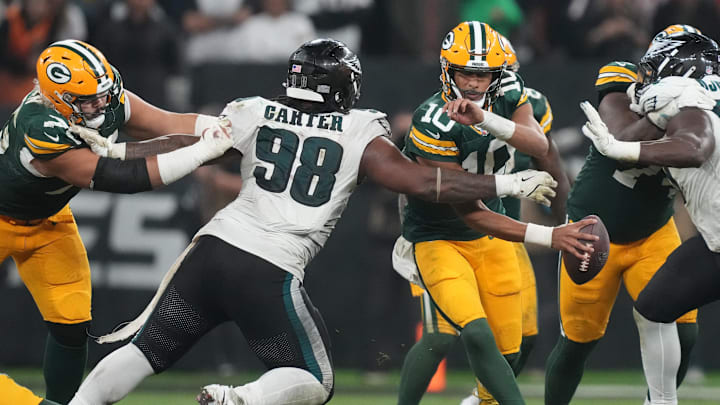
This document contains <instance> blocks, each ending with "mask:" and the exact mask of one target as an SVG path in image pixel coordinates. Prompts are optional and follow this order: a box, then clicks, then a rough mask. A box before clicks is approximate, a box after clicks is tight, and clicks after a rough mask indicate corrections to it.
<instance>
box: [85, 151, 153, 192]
mask: <svg viewBox="0 0 720 405" xmlns="http://www.w3.org/2000/svg"><path fill="white" fill-rule="evenodd" d="M90 189H91V190H99V191H108V192H111V193H121V194H134V193H138V192H141V191H150V190H152V184H151V183H150V175H149V174H148V169H147V163H146V161H145V159H144V158H141V159H131V160H118V159H109V158H106V157H101V158H100V160H98V164H97V167H95V174H94V175H93V178H92V180H91V181H90Z"/></svg>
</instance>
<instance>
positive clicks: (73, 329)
mask: <svg viewBox="0 0 720 405" xmlns="http://www.w3.org/2000/svg"><path fill="white" fill-rule="evenodd" d="M45 324H47V328H48V331H49V332H50V335H52V337H53V338H54V339H55V340H56V341H57V342H58V343H59V344H61V345H63V346H68V347H80V346H85V344H86V343H87V337H88V334H87V330H88V329H89V328H90V321H87V322H81V323H74V324H64V323H55V322H45Z"/></svg>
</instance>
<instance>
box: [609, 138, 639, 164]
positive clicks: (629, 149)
mask: <svg viewBox="0 0 720 405" xmlns="http://www.w3.org/2000/svg"><path fill="white" fill-rule="evenodd" d="M641 145H642V144H641V143H640V142H625V141H617V142H615V148H614V149H615V151H614V153H613V155H614V157H616V158H617V160H622V161H624V162H632V163H636V162H637V161H638V160H639V159H640V148H641Z"/></svg>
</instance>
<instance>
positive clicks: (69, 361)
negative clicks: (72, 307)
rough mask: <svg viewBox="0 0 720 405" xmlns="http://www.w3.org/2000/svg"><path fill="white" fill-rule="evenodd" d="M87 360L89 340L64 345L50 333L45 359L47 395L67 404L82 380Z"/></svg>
mask: <svg viewBox="0 0 720 405" xmlns="http://www.w3.org/2000/svg"><path fill="white" fill-rule="evenodd" d="M86 361H87V342H85V344H84V345H82V346H77V347H71V346H64V345H61V344H60V343H58V341H57V340H55V338H54V337H53V336H52V335H51V334H49V333H48V336H47V340H46V342H45V358H44V360H43V375H44V376H45V385H46V387H47V390H46V391H47V392H46V393H45V397H46V398H47V399H48V400H51V401H54V402H59V403H61V404H67V403H68V402H69V401H70V398H72V397H73V394H75V391H77V389H78V387H79V386H80V383H81V382H82V378H83V374H84V373H85V362H86Z"/></svg>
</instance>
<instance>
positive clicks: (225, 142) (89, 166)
mask: <svg viewBox="0 0 720 405" xmlns="http://www.w3.org/2000/svg"><path fill="white" fill-rule="evenodd" d="M36 70H37V85H36V86H35V89H33V90H32V91H31V92H30V93H29V94H28V95H27V96H26V97H25V98H24V100H23V101H22V103H21V104H20V106H19V107H18V108H17V109H16V110H15V112H13V113H12V115H11V116H10V118H9V119H8V121H7V122H6V123H5V126H4V127H3V128H2V132H0V262H1V261H4V260H5V259H6V258H8V257H12V258H13V260H14V261H15V263H16V264H17V267H18V271H19V273H20V277H21V278H22V280H23V283H24V284H25V286H26V287H27V288H28V290H29V291H30V293H31V294H32V296H33V299H34V301H35V304H36V305H37V307H38V309H39V311H40V313H41V315H42V317H43V319H44V320H45V323H46V325H47V327H48V331H49V333H48V337H47V344H46V350H45V359H44V371H45V382H46V386H47V398H48V399H50V400H53V401H55V402H59V403H67V402H68V401H69V400H70V398H71V397H72V395H73V393H74V392H75V390H76V389H77V387H78V386H79V384H80V381H81V379H82V376H83V372H84V369H85V361H86V357H87V328H88V326H89V323H90V319H91V315H90V302H91V282H90V267H89V264H88V258H87V253H86V252H85V247H84V246H83V243H82V241H81V239H80V234H79V233H78V229H77V225H76V223H75V219H74V218H73V215H72V212H71V211H70V207H69V205H68V202H69V201H70V199H71V198H72V197H73V196H75V195H76V194H77V193H78V192H79V190H80V189H81V188H90V189H93V190H101V191H109V192H118V193H134V192H139V191H145V190H151V189H153V188H155V187H159V186H162V185H164V184H168V183H170V182H172V181H174V180H176V179H178V178H180V177H182V176H184V175H186V174H188V173H190V172H191V171H192V170H193V169H195V168H197V167H198V166H199V165H200V164H202V163H204V162H205V161H208V160H210V159H214V158H216V157H218V156H220V155H222V154H223V153H224V152H225V150H226V149H228V148H229V147H230V146H232V137H231V133H230V127H229V125H228V124H222V123H221V122H220V121H218V120H217V119H215V118H212V117H207V116H203V117H202V118H199V116H197V115H196V114H175V113H170V112H167V111H163V110H160V109H158V108H156V107H154V106H152V105H150V104H147V103H146V102H144V101H143V100H142V99H140V98H139V97H138V96H136V95H134V94H132V93H130V92H129V91H125V89H124V88H123V83H122V80H121V78H120V74H119V73H118V72H117V70H115V69H114V68H113V67H112V66H111V65H110V64H109V63H108V62H107V60H106V59H105V57H104V56H103V55H102V53H101V52H100V51H98V50H97V49H95V48H94V47H92V46H91V45H89V44H86V43H84V42H81V41H75V40H65V41H59V42H55V43H53V44H51V45H50V46H49V47H48V48H46V49H45V50H44V51H43V52H42V53H41V54H40V56H39V58H38V61H37V66H36ZM121 127H125V128H126V129H127V130H129V135H130V136H134V137H137V138H138V139H149V138H153V137H158V136H160V135H165V134H172V133H181V134H190V135H192V134H194V133H202V136H200V137H197V136H186V137H181V136H178V137H171V138H169V139H160V140H156V141H153V142H148V143H128V144H114V143H112V142H111V141H110V140H109V139H108V138H110V139H112V138H114V137H115V136H116V134H117V131H118V129H119V128H121ZM185 144H187V145H188V146H185V147H181V146H183V145H185ZM180 147H181V148H180ZM178 148H179V149H178ZM163 151H165V152H168V153H162V154H158V153H159V152H163Z"/></svg>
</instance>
